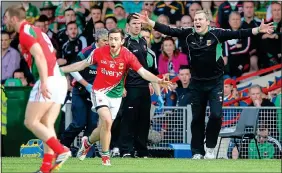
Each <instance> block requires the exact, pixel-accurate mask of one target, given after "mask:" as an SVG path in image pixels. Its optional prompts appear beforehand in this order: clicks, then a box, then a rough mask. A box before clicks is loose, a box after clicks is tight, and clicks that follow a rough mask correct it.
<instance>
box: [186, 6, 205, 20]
mask: <svg viewBox="0 0 282 173" xmlns="http://www.w3.org/2000/svg"><path fill="white" fill-rule="evenodd" d="M198 10H202V6H201V5H200V4H199V3H198V2H193V3H192V4H191V5H190V7H189V13H188V14H189V16H190V17H191V18H192V21H194V17H195V13H196V11H198Z"/></svg>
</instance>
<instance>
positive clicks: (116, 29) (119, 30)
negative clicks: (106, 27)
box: [109, 28, 124, 39]
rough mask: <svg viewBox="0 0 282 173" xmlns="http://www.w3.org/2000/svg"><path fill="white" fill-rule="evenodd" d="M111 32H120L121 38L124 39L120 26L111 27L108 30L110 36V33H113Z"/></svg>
mask: <svg viewBox="0 0 282 173" xmlns="http://www.w3.org/2000/svg"><path fill="white" fill-rule="evenodd" d="M113 33H120V35H121V39H124V32H123V30H122V29H120V28H113V29H111V30H110V31H109V36H110V34H113Z"/></svg>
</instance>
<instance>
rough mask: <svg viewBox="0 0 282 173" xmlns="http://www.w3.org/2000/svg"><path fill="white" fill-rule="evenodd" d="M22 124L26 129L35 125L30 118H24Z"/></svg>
mask: <svg viewBox="0 0 282 173" xmlns="http://www.w3.org/2000/svg"><path fill="white" fill-rule="evenodd" d="M24 125H25V127H26V128H28V129H30V130H31V129H33V127H34V126H35V125H36V121H35V120H32V119H27V118H26V119H25V120H24Z"/></svg>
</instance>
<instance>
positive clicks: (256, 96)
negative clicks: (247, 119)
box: [249, 85, 279, 139]
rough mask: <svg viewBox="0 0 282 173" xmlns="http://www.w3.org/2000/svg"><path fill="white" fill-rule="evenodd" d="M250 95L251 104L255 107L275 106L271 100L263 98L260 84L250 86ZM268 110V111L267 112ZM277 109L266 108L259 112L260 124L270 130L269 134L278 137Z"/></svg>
mask: <svg viewBox="0 0 282 173" xmlns="http://www.w3.org/2000/svg"><path fill="white" fill-rule="evenodd" d="M249 95H250V98H251V100H252V103H251V104H250V105H249V106H255V107H275V105H274V103H272V102H270V100H268V99H266V98H263V92H262V88H261V86H259V85H253V86H251V87H250V88H249ZM266 112H267V113H266ZM275 122H276V111H275V110H272V109H264V110H260V112H259V124H264V125H265V127H266V128H267V129H268V130H269V134H270V135H271V136H272V137H274V138H275V139H278V136H279V134H278V131H277V126H276V123H275Z"/></svg>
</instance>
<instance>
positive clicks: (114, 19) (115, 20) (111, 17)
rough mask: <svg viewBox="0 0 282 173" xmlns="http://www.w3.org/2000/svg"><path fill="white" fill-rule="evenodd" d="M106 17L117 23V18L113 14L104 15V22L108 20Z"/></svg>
mask: <svg viewBox="0 0 282 173" xmlns="http://www.w3.org/2000/svg"><path fill="white" fill-rule="evenodd" d="M108 19H113V21H114V22H115V23H117V18H115V17H114V16H108V17H106V18H105V20H104V21H105V23H106V21H107V20H108Z"/></svg>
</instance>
